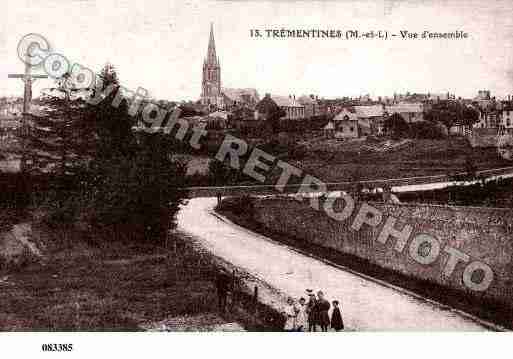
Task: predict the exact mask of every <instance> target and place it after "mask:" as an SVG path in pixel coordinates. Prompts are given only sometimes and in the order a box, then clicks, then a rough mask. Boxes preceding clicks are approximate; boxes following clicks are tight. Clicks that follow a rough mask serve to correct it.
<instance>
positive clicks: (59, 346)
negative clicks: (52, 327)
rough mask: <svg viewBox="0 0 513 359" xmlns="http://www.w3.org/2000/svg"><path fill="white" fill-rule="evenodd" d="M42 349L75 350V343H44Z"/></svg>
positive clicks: (55, 350) (49, 350)
mask: <svg viewBox="0 0 513 359" xmlns="http://www.w3.org/2000/svg"><path fill="white" fill-rule="evenodd" d="M41 350H42V351H44V352H70V351H72V350H73V344H42V345H41Z"/></svg>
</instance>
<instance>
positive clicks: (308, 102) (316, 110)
mask: <svg viewBox="0 0 513 359" xmlns="http://www.w3.org/2000/svg"><path fill="white" fill-rule="evenodd" d="M297 101H298V102H299V103H300V104H301V105H303V106H304V108H305V117H306V118H312V117H315V116H321V115H322V114H323V111H322V106H321V105H320V103H319V100H318V98H317V97H314V95H310V96H306V95H303V96H301V97H299V98H298V99H297Z"/></svg>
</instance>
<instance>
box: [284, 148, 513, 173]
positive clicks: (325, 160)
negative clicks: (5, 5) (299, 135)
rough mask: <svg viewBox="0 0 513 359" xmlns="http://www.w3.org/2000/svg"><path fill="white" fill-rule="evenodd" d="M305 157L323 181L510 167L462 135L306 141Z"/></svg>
mask: <svg viewBox="0 0 513 359" xmlns="http://www.w3.org/2000/svg"><path fill="white" fill-rule="evenodd" d="M302 144H303V145H304V146H305V147H306V154H305V157H304V158H302V159H299V160H297V161H294V164H295V165H298V166H299V167H301V168H302V169H303V170H305V171H306V172H307V173H309V174H311V175H315V176H317V177H318V178H320V179H322V180H323V181H327V182H335V181H346V180H365V179H373V178H376V179H379V178H398V177H411V176H425V175H436V174H454V173H456V172H460V171H465V170H466V165H467V163H468V162H467V161H469V160H468V159H470V161H471V163H472V164H473V165H474V166H475V167H476V168H477V169H478V170H482V169H489V168H496V167H506V166H511V165H512V163H511V162H508V161H505V160H503V159H501V158H500V157H499V155H498V154H497V151H496V149H494V148H488V149H477V148H476V149H474V148H472V147H470V145H469V144H468V142H467V141H466V140H464V139H461V138H449V139H444V140H411V141H410V140H406V141H405V140H403V141H390V140H389V141H386V140H383V141H370V140H364V141H361V140H360V141H352V142H339V141H336V140H317V141H305V142H303V143H302Z"/></svg>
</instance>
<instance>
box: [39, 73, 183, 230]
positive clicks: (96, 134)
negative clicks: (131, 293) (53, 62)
mask: <svg viewBox="0 0 513 359" xmlns="http://www.w3.org/2000/svg"><path fill="white" fill-rule="evenodd" d="M101 73H102V76H103V77H102V78H101V79H100V81H98V83H97V86H96V88H95V89H94V91H96V92H98V91H104V90H105V89H107V88H108V87H109V86H111V85H113V86H114V89H113V91H111V92H109V94H108V95H105V94H104V96H102V97H101V98H102V100H101V101H100V102H99V103H98V104H95V105H90V104H88V103H87V102H85V101H83V100H80V99H77V100H73V99H71V97H70V96H66V95H65V96H64V97H63V98H60V97H55V96H53V97H49V98H48V99H46V100H45V101H46V102H45V104H46V107H47V110H46V111H45V114H44V116H40V117H38V118H36V119H34V123H37V125H38V126H34V129H35V131H37V133H34V134H33V135H32V141H33V142H32V144H33V146H34V149H35V151H36V152H37V154H38V155H39V156H40V157H41V156H43V155H44V156H46V157H48V158H49V159H50V160H52V161H60V162H61V164H62V166H63V168H64V170H63V171H56V175H57V176H58V177H57V181H61V180H62V178H64V177H66V178H69V179H70V182H71V183H72V186H70V187H69V188H66V189H65V190H62V189H60V190H59V192H58V193H57V195H56V197H55V198H57V200H54V199H55V198H51V200H50V201H49V203H50V204H51V205H52V206H53V209H52V213H53V219H61V220H64V219H65V220H66V221H68V222H70V223H71V222H76V221H80V222H87V223H89V224H90V225H92V226H93V227H96V228H99V229H110V230H112V232H113V233H115V234H117V235H118V236H121V237H127V236H129V237H130V238H135V239H142V238H145V239H154V240H158V239H161V238H163V237H164V236H165V235H166V234H167V232H168V230H169V229H170V228H171V227H172V226H173V225H174V218H175V215H176V213H177V212H178V209H179V206H180V204H182V203H183V199H184V197H185V195H186V193H184V192H183V191H182V188H183V187H184V178H185V164H184V163H182V162H179V161H174V160H173V152H174V150H175V148H174V145H175V141H174V140H173V139H172V138H171V137H169V136H166V135H164V134H158V133H156V134H151V133H146V132H143V133H140V134H138V135H136V134H135V133H134V131H133V130H132V127H133V125H134V123H135V119H134V118H132V117H131V116H130V115H129V114H128V103H127V100H126V99H125V98H124V97H123V94H122V93H119V91H120V86H119V79H118V76H117V74H116V72H115V70H114V67H113V66H112V65H107V66H106V67H105V68H104V69H103V70H102V72H101ZM59 86H60V87H62V85H59ZM59 86H58V87H59ZM115 99H120V102H119V105H117V106H116V105H115V104H117V103H118V102H117V101H116V102H114V100H115ZM59 154H60V155H59Z"/></svg>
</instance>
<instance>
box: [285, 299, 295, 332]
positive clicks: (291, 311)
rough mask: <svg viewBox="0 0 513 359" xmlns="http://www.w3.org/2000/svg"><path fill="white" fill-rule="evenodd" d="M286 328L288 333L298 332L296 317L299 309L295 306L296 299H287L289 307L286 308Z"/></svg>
mask: <svg viewBox="0 0 513 359" xmlns="http://www.w3.org/2000/svg"><path fill="white" fill-rule="evenodd" d="M285 316H286V320H285V327H284V328H283V329H284V330H285V331H287V332H294V331H296V317H297V308H296V306H295V305H294V299H292V298H288V299H287V307H286V308H285Z"/></svg>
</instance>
